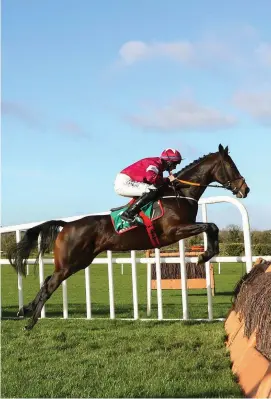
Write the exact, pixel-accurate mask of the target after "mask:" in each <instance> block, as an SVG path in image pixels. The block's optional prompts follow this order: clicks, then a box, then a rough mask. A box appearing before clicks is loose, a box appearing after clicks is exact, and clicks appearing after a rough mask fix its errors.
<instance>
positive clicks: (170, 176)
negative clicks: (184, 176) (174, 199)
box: [168, 175, 176, 183]
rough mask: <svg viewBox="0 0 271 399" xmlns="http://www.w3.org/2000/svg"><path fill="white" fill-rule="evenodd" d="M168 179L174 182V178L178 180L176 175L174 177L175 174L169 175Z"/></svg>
mask: <svg viewBox="0 0 271 399" xmlns="http://www.w3.org/2000/svg"><path fill="white" fill-rule="evenodd" d="M168 179H169V181H170V182H171V183H172V182H173V181H174V180H176V177H174V176H173V175H169V177H168Z"/></svg>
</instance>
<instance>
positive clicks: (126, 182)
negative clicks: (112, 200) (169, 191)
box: [114, 173, 156, 197]
mask: <svg viewBox="0 0 271 399" xmlns="http://www.w3.org/2000/svg"><path fill="white" fill-rule="evenodd" d="M114 189H115V192H116V193H117V194H119V195H122V196H123V197H140V196H141V195H142V194H144V193H148V192H149V191H150V190H155V189H156V187H155V186H154V185H153V184H148V183H141V182H137V181H134V180H132V179H131V178H130V177H129V176H127V175H125V174H124V173H119V174H118V175H117V177H116V179H115V183H114Z"/></svg>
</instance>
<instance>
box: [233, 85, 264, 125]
mask: <svg viewBox="0 0 271 399" xmlns="http://www.w3.org/2000/svg"><path fill="white" fill-rule="evenodd" d="M233 102H234V104H235V105H236V107H238V108H240V109H241V110H243V111H245V112H247V113H248V114H249V115H250V116H251V117H252V118H254V119H256V120H257V121H258V122H261V123H264V124H268V125H269V124H271V91H265V92H245V91H239V92H237V93H236V94H235V95H234V98H233Z"/></svg>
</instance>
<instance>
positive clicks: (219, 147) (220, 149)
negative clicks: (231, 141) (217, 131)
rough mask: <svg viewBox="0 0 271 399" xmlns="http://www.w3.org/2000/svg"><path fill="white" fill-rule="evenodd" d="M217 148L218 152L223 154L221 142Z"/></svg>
mask: <svg viewBox="0 0 271 399" xmlns="http://www.w3.org/2000/svg"><path fill="white" fill-rule="evenodd" d="M218 149H219V152H220V154H221V155H224V148H223V145H222V144H219V146H218Z"/></svg>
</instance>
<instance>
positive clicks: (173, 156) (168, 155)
mask: <svg viewBox="0 0 271 399" xmlns="http://www.w3.org/2000/svg"><path fill="white" fill-rule="evenodd" d="M160 158H161V159H163V160H164V161H169V162H178V163H180V162H181V160H182V156H181V154H180V153H179V151H178V150H174V149H173V148H167V149H166V150H164V151H163V152H162V154H161V155H160Z"/></svg>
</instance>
